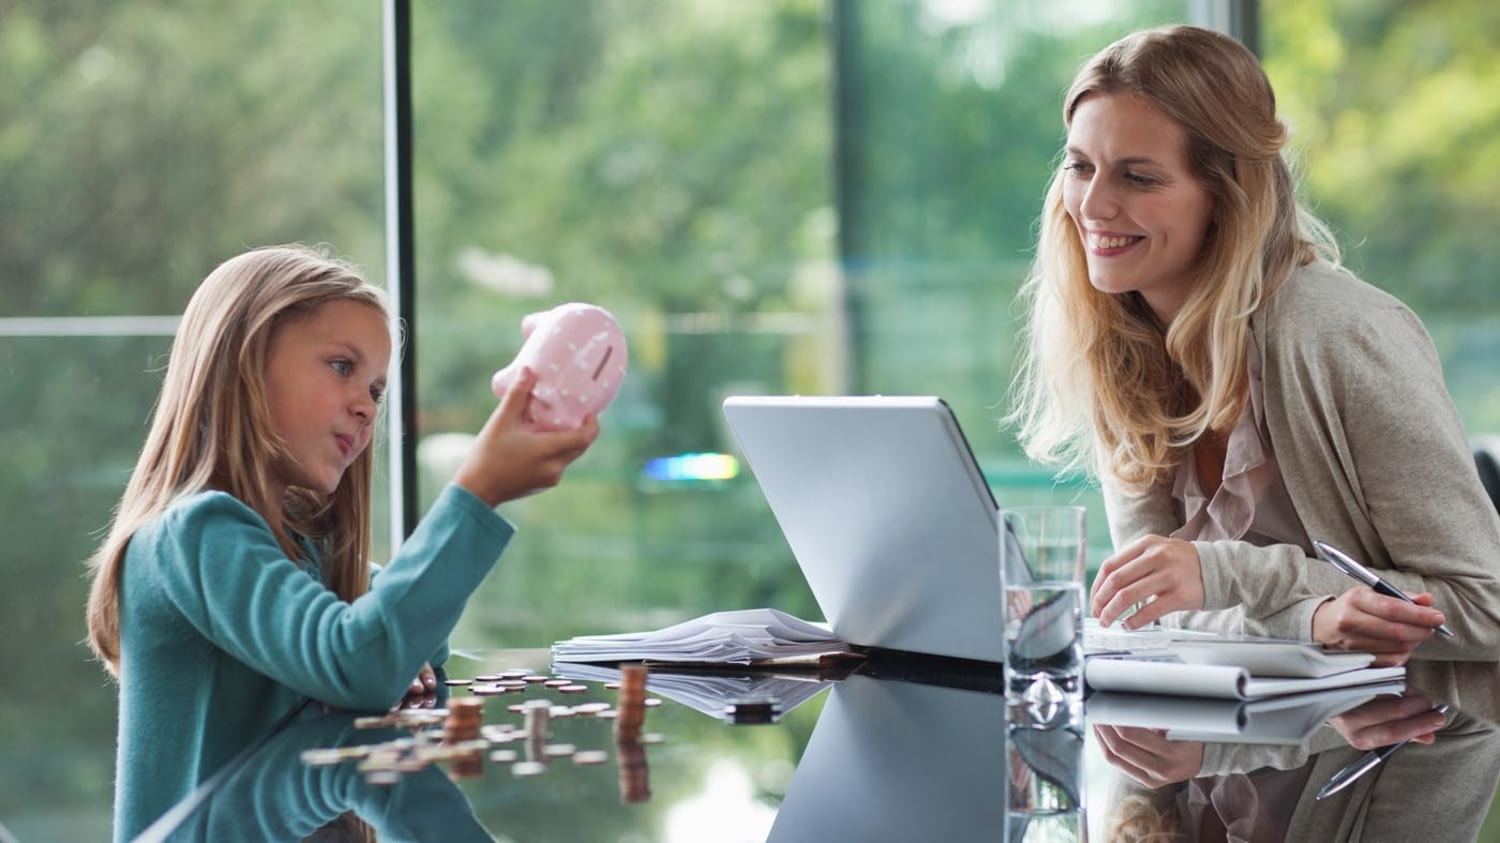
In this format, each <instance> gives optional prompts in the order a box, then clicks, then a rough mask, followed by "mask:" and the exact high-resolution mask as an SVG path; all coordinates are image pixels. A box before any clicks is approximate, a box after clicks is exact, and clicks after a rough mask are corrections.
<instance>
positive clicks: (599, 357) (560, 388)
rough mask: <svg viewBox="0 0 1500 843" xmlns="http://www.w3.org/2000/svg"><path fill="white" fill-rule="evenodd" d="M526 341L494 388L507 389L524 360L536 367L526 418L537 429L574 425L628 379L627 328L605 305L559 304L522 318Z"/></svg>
mask: <svg viewBox="0 0 1500 843" xmlns="http://www.w3.org/2000/svg"><path fill="white" fill-rule="evenodd" d="M521 333H523V334H525V335H526V342H525V344H523V345H522V346H521V350H520V351H519V352H517V353H516V359H514V360H512V361H511V362H510V365H509V366H506V367H505V368H503V369H501V370H500V371H498V372H496V373H495V376H494V377H493V378H492V379H491V380H490V388H491V389H492V390H494V392H495V395H496V396H497V397H499V396H502V395H504V394H505V391H506V390H507V389H508V388H509V387H510V383H511V381H512V380H513V379H514V378H515V374H516V373H517V372H519V371H520V370H521V367H522V366H527V367H530V368H531V370H532V371H533V372H536V386H535V387H533V388H532V390H531V406H530V408H529V409H528V412H527V421H528V422H530V424H531V426H532V427H533V428H534V429H536V430H574V429H577V428H578V427H579V426H580V425H582V424H583V419H584V417H585V416H588V415H589V414H591V413H598V412H600V411H602V410H603V409H604V408H605V407H606V406H608V405H609V402H610V401H611V400H613V399H614V397H615V393H616V392H619V391H620V383H621V382H622V381H623V380H625V363H626V360H627V356H628V355H627V354H626V352H625V333H624V332H623V331H621V330H620V323H619V322H617V321H615V317H614V316H612V315H611V314H610V312H609V311H607V310H605V309H604V308H602V307H596V306H594V305H592V304H584V303H582V302H570V303H568V304H560V305H558V306H557V307H554V308H552V309H551V310H547V311H543V312H541V313H533V314H531V315H530V316H527V317H526V318H525V319H523V320H522V321H521Z"/></svg>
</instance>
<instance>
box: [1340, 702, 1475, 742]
mask: <svg viewBox="0 0 1500 843" xmlns="http://www.w3.org/2000/svg"><path fill="white" fill-rule="evenodd" d="M1447 723H1448V715H1447V713H1446V710H1445V709H1444V708H1442V707H1440V706H1439V704H1438V702H1437V701H1436V700H1433V699H1432V698H1431V697H1428V696H1427V695H1425V694H1422V693H1419V692H1416V691H1408V692H1406V694H1404V695H1402V696H1399V697H1395V698H1390V697H1382V698H1379V699H1375V700H1371V701H1370V702H1367V703H1365V704H1364V705H1361V706H1359V707H1358V708H1355V709H1351V710H1349V711H1346V712H1344V713H1343V714H1340V715H1338V716H1337V717H1334V718H1331V719H1330V720H1329V721H1328V725H1330V726H1332V727H1333V728H1334V730H1335V731H1337V732H1338V733H1339V734H1340V735H1342V736H1343V738H1344V740H1346V741H1348V742H1349V745H1350V746H1352V747H1354V748H1355V749H1363V750H1370V749H1379V748H1380V747H1383V746H1390V745H1391V744H1396V743H1401V742H1402V741H1414V742H1416V743H1426V744H1430V743H1432V742H1433V741H1434V740H1435V739H1436V735H1437V731H1438V730H1439V729H1441V728H1443V726H1445V725H1447Z"/></svg>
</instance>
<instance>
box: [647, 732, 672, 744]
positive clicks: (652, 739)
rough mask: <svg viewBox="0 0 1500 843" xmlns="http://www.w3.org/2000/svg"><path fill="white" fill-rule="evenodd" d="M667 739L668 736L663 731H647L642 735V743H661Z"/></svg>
mask: <svg viewBox="0 0 1500 843" xmlns="http://www.w3.org/2000/svg"><path fill="white" fill-rule="evenodd" d="M666 739H667V736H666V735H663V734H662V733H661V732H647V733H646V734H644V735H641V743H661V742H662V741H664V740H666Z"/></svg>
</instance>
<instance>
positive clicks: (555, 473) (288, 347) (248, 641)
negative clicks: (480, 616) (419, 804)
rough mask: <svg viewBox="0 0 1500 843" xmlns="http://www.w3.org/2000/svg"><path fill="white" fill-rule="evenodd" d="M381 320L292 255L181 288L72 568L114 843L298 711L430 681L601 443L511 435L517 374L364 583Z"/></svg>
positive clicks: (387, 347)
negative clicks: (89, 548)
mask: <svg viewBox="0 0 1500 843" xmlns="http://www.w3.org/2000/svg"><path fill="white" fill-rule="evenodd" d="M393 333H394V332H393V328H392V322H391V319H390V315H389V314H388V312H387V310H386V307H385V305H384V301H383V298H382V295H381V293H380V291H379V290H378V289H377V288H375V287H372V286H370V285H369V284H367V283H366V282H365V281H364V280H362V279H361V278H360V276H359V275H358V274H357V273H356V272H355V271H354V270H353V269H352V268H350V267H348V266H346V265H344V264H342V263H339V262H336V261H333V260H329V259H326V258H323V257H320V256H319V255H318V254H316V253H314V252H312V251H309V250H307V249H304V248H301V247H278V248H268V249H260V250H255V251H251V252H248V253H246V254H243V255H241V256H239V257H236V258H234V259H232V260H229V261H226V262H225V263H224V264H222V265H221V266H219V267H218V268H217V269H215V270H214V271H213V273H211V274H210V275H209V276H208V277H207V278H206V279H205V280H204V281H203V284H202V285H201V286H200V287H199V288H198V291H197V292H196V293H195V294H194V295H193V298H192V300H191V301H190V302H189V303H188V307H187V310H186V312H185V313H184V314H183V318H182V323H181V326H180V327H179V329H178V331H177V337H176V339H175V341H174V342H173V344H172V352H171V358H170V362H169V364H168V367H167V373H166V378H165V381H164V382H163V384H162V390H161V395H160V397H159V398H158V401H157V405H156V410H155V414H154V418H153V420H152V424H151V429H150V432H149V434H148V435H147V438H146V444H145V446H144V448H143V449H142V451H141V456H140V460H139V462H138V463H137V465H136V469H135V472H134V474H132V476H131V478H130V482H129V485H128V486H127V487H126V490H125V493H124V495H123V496H122V497H121V499H120V503H119V506H118V508H117V511H116V513H115V517H114V521H113V524H112V526H111V529H110V532H109V535H108V538H106V540H105V541H104V543H103V545H102V546H101V547H100V549H99V550H98V552H97V553H96V554H95V555H94V557H93V559H92V560H91V561H90V566H91V568H92V570H93V575H94V579H93V588H92V592H91V594H90V596H89V609H88V621H89V637H90V643H91V645H92V646H93V648H94V651H95V652H96V653H97V654H98V656H99V658H100V659H101V660H103V662H104V664H105V666H106V667H107V668H108V669H109V670H110V672H111V673H113V674H114V675H116V676H117V677H118V678H119V683H120V723H119V735H120V738H119V747H118V761H117V771H116V774H117V777H116V804H115V834H116V837H117V838H122V839H129V838H131V837H133V836H134V835H135V834H136V833H138V832H139V831H141V829H143V828H144V827H145V826H146V825H147V824H149V823H150V822H152V821H153V820H155V819H156V818H157V817H159V816H160V815H161V814H162V813H163V812H164V811H166V809H167V808H169V807H170V806H171V805H173V804H174V803H175V802H177V801H178V800H180V799H182V798H183V797H184V796H186V795H187V794H188V793H189V791H190V790H191V789H192V788H193V787H194V786H196V785H197V784H199V783H201V782H202V781H203V780H204V779H205V778H206V777H207V776H209V775H210V774H212V773H213V772H214V771H215V770H217V769H218V768H219V767H220V766H221V765H222V764H223V763H224V762H225V761H227V760H228V759H229V758H231V757H232V756H234V755H235V754H236V753H237V752H239V751H240V750H242V749H244V748H245V747H246V746H248V745H249V744H250V743H251V742H253V741H254V740H255V739H257V738H259V737H261V736H262V735H264V734H265V733H266V731H267V729H268V728H269V727H270V726H271V725H272V724H274V723H275V722H276V721H277V720H278V719H280V718H281V717H282V716H283V715H285V714H286V713H287V712H289V711H292V710H293V709H295V708H297V707H298V706H300V705H301V704H302V702H303V701H304V700H306V699H308V698H311V699H313V700H317V701H319V702H321V703H324V704H327V705H331V706H336V707H340V708H350V709H364V710H383V709H386V708H389V707H390V706H391V705H392V704H393V703H395V702H396V701H397V700H398V699H399V698H401V697H402V695H403V693H404V692H405V691H407V690H408V688H409V687H411V683H413V677H414V676H416V677H419V681H418V688H419V689H420V688H421V687H422V686H423V685H427V686H429V687H430V685H431V684H432V682H433V679H432V676H431V672H430V670H427V669H425V665H426V663H428V662H438V661H440V657H441V655H442V654H443V653H444V652H445V647H446V639H447V636H448V634H449V633H450V632H451V631H452V629H453V627H454V624H455V623H456V622H457V621H458V618H459V615H460V613H461V612H462V610H463V608H464V603H465V601H466V600H467V598H468V596H469V594H470V593H472V592H473V591H474V589H475V588H476V587H477V586H478V585H479V583H480V582H481V581H482V580H483V579H484V577H485V575H486V574H487V573H488V572H489V570H490V568H491V567H492V566H493V565H494V563H495V561H496V559H497V557H498V556H499V555H500V552H501V551H502V550H504V548H505V546H506V543H507V542H508V541H509V539H510V536H511V534H512V532H513V528H512V527H511V525H510V524H508V523H507V522H506V521H505V520H504V519H503V518H501V517H500V516H499V515H498V514H496V513H495V512H494V510H493V507H495V506H496V505H497V504H499V503H501V502H503V501H507V500H511V499H513V498H517V497H520V496H522V495H526V494H529V493H531V492H534V491H538V490H541V489H544V488H547V487H550V486H553V485H556V484H557V483H558V481H559V480H560V479H561V476H562V472H563V469H564V468H565V467H567V465H568V464H569V463H571V462H572V461H573V460H574V459H576V458H577V457H578V456H579V455H580V454H582V453H583V452H584V450H585V449H587V448H588V446H589V445H590V443H592V442H593V440H594V437H595V436H596V435H597V433H598V424H597V422H596V421H595V420H593V419H589V420H588V421H587V422H586V424H585V425H584V426H583V427H582V428H581V429H579V430H577V431H573V432H563V433H534V432H531V431H529V430H528V429H527V428H526V427H525V426H524V424H523V423H522V419H523V415H524V412H525V405H526V402H527V399H528V396H529V395H530V391H531V386H532V385H533V384H534V382H535V376H534V375H533V374H532V373H530V372H526V373H523V376H522V377H521V378H520V379H518V380H517V382H516V384H515V386H514V388H513V389H512V390H511V391H510V392H509V393H508V394H506V396H505V397H504V399H502V400H501V402H500V404H499V406H498V408H497V409H496V410H495V411H494V413H493V414H492V415H491V416H490V418H489V420H488V422H486V424H485V425H484V428H483V429H482V430H481V431H480V432H479V435H478V438H477V441H476V442H475V443H474V448H473V451H472V452H471V454H470V455H469V457H468V459H467V461H466V462H465V463H464V464H463V465H462V467H461V468H460V469H459V470H458V472H457V474H456V475H455V477H454V480H453V483H452V484H451V485H449V486H448V487H447V488H446V489H444V490H443V491H442V493H441V494H440V495H439V496H438V499H437V501H436V502H435V503H434V504H433V506H432V509H431V510H430V511H429V512H428V513H427V515H426V517H425V518H424V519H423V520H422V522H421V524H420V525H419V526H418V527H417V529H416V530H415V531H414V532H413V534H412V536H411V537H410V538H409V539H408V540H407V541H406V542H405V543H404V544H402V546H401V549H400V550H399V552H397V553H396V555H395V558H393V559H392V560H391V561H390V563H389V564H388V565H387V566H386V567H385V569H384V570H383V571H382V572H381V573H380V574H379V576H376V577H375V578H374V580H373V582H372V581H371V576H370V564H369V547H370V485H371V466H372V459H371V453H370V448H369V446H370V441H371V439H372V437H373V435H374V425H375V423H376V420H377V416H378V410H379V407H380V402H381V397H382V394H383V393H384V391H385V385H386V371H387V368H388V366H389V363H390V359H391V347H392V336H393Z"/></svg>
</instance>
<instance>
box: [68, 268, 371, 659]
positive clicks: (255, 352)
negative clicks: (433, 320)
mask: <svg viewBox="0 0 1500 843" xmlns="http://www.w3.org/2000/svg"><path fill="white" fill-rule="evenodd" d="M336 299H347V300H353V301H358V302H362V303H365V304H368V305H370V306H372V307H375V308H378V309H379V310H380V311H381V312H382V313H384V314H386V315H387V318H389V310H388V308H387V307H386V305H385V297H384V294H383V293H382V292H381V290H380V289H379V288H377V287H373V286H371V285H370V284H368V283H366V282H365V280H364V279H363V278H361V277H360V274H359V272H358V271H357V270H355V269H354V268H353V267H352V266H349V265H348V264H346V263H344V262H342V261H339V260H337V259H334V258H330V257H325V256H323V255H321V254H319V253H318V252H316V251H313V250H312V249H309V248H306V247H303V246H297V245H293V246H276V247H270V248H264V249H256V250H253V251H250V252H246V253H245V254H242V255H239V256H238V257H235V258H231V259H230V260H228V261H225V262H224V263H222V264H220V265H219V266H218V268H216V269H215V270H214V271H213V272H212V273H210V274H209V275H208V277H207V278H205V279H204V280H203V283H202V284H201V285H200V286H199V287H198V290H197V292H195V293H194V294H193V297H192V300H191V301H189V302H188V306H187V310H186V311H185V312H184V313H183V316H182V322H181V324H180V325H179V326H178V329H177V336H176V338H175V339H174V340H173V342H172V350H171V356H170V358H169V360H168V364H167V372H166V377H165V379H164V380H163V382H162V388H161V394H160V396H158V398H157V401H156V409H155V411H154V413H153V418H152V421H151V429H150V432H149V433H148V434H147V436H146V443H145V445H144V446H143V447H142V449H141V455H140V459H139V460H138V461H137V462H136V467H135V471H134V473H132V474H131V476H130V482H129V483H128V484H127V486H126V487H125V493H124V494H123V495H122V496H121V498H120V502H119V504H118V505H117V506H116V508H115V513H114V519H113V521H112V523H111V525H110V529H109V534H108V536H107V538H105V540H104V543H103V544H102V545H100V547H99V549H98V550H97V551H96V552H95V553H94V555H93V557H92V558H91V559H90V560H89V568H90V570H91V572H92V575H93V585H92V587H91V589H90V591H89V603H88V626H89V645H90V646H91V647H92V648H93V650H94V653H95V654H96V655H97V656H98V657H99V659H100V660H101V661H103V662H104V664H105V667H106V668H107V669H108V670H109V671H110V672H111V673H113V674H116V675H118V673H119V668H120V662H119V660H120V576H121V568H122V566H123V565H124V558H125V549H126V546H127V545H128V544H129V543H130V539H131V537H132V536H134V535H135V533H136V531H137V530H139V529H140V528H141V527H142V526H143V525H144V524H146V523H147V522H148V521H150V520H151V519H152V518H155V517H156V516H157V515H159V514H160V513H161V512H162V511H164V510H165V509H167V508H168V507H169V506H171V505H172V503H173V502H174V501H176V500H178V499H180V498H182V497H183V496H185V495H190V494H193V493H195V492H200V491H204V490H208V489H216V490H220V491H224V492H228V493H229V494H231V495H233V496H235V497H236V498H238V499H239V500H241V501H243V502H244V503H245V504H246V505H248V506H249V507H250V508H251V509H254V510H255V511H256V512H258V513H260V514H261V515H262V516H263V517H265V518H266V521H267V522H268V523H270V524H271V526H272V530H273V531H274V532H275V534H276V540H277V542H278V544H280V545H281V549H282V550H283V551H284V552H285V553H286V554H287V556H288V557H290V558H299V557H302V556H305V555H306V554H305V553H304V551H303V550H302V548H301V547H299V545H298V537H301V538H305V539H310V540H312V541H314V542H316V543H317V544H318V546H319V547H320V549H321V554H320V555H321V570H322V575H323V581H324V583H325V584H326V585H328V586H329V588H331V589H332V590H333V591H334V592H335V593H337V594H338V595H339V597H340V598H341V599H344V600H353V599H354V598H356V597H358V596H359V595H360V594H363V593H364V592H365V590H366V588H367V587H368V581H369V578H370V561H369V555H370V484H371V475H372V467H373V465H374V462H373V456H372V453H371V452H372V450H373V449H371V448H366V449H365V451H364V453H362V454H360V455H359V457H358V458H357V459H355V461H354V462H353V464H351V465H350V466H349V469H348V470H347V471H345V472H344V476H343V479H342V480H340V481H339V485H338V488H337V489H335V490H334V492H333V494H332V495H328V496H324V495H321V494H318V493H315V492H314V491H312V490H310V489H302V488H293V489H291V490H290V491H289V492H288V495H287V499H286V500H276V499H273V497H272V495H273V492H272V491H271V490H272V489H273V488H275V487H274V484H273V483H272V482H271V478H270V476H269V475H270V470H271V466H272V465H273V463H274V462H275V460H276V459H277V458H278V456H280V455H281V453H282V449H283V444H282V443H281V441H280V440H279V438H278V437H277V436H276V435H275V433H274V432H273V429H272V426H271V417H270V411H269V408H268V407H267V405H266V384H265V360H266V350H267V348H268V346H269V345H270V341H271V336H272V334H273V332H274V331H275V329H276V327H277V324H278V322H280V321H282V320H284V319H289V318H298V317H300V316H305V315H307V314H309V313H311V312H312V311H313V310H314V309H315V308H317V307H318V306H319V305H321V304H323V303H324V302H328V301H332V300H336Z"/></svg>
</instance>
